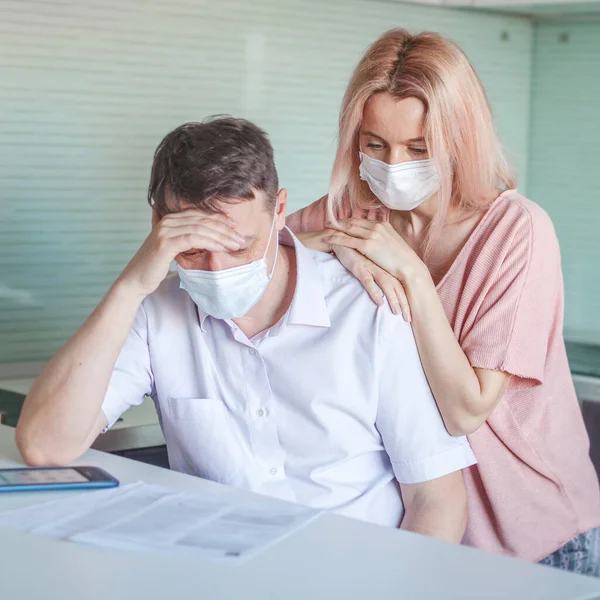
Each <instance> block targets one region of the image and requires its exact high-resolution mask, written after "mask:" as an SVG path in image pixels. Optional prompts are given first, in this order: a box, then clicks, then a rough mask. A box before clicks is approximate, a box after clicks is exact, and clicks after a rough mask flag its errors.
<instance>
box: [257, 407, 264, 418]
mask: <svg viewBox="0 0 600 600" xmlns="http://www.w3.org/2000/svg"><path fill="white" fill-rule="evenodd" d="M256 416H257V417H264V416H265V411H264V410H263V409H262V408H259V409H258V410H257V411H256Z"/></svg>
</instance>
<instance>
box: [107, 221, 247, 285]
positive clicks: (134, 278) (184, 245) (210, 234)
mask: <svg viewBox="0 0 600 600" xmlns="http://www.w3.org/2000/svg"><path fill="white" fill-rule="evenodd" d="M236 227H237V223H236V222H235V221H234V220H233V219H231V218H230V217H229V216H227V215H224V214H206V213H204V212H202V211H201V210H198V209H187V210H182V211H180V212H176V213H169V214H167V215H165V216H164V217H163V218H162V219H160V221H158V223H156V224H155V226H154V227H153V229H152V231H151V233H150V235H149V236H148V237H147V238H146V240H145V241H144V243H143V244H142V246H141V248H140V249H139V250H138V252H137V253H136V255H135V256H134V257H133V258H132V259H131V261H130V262H129V264H128V265H127V267H125V270H124V271H123V273H122V274H121V276H120V278H119V279H120V280H121V281H125V282H126V283H127V284H128V285H129V286H131V287H132V288H133V289H134V290H135V292H136V293H138V294H140V295H141V296H147V295H148V294H151V293H152V292H153V291H154V290H155V289H156V288H157V287H158V286H159V285H160V282H161V281H162V280H163V279H164V278H165V276H166V275H167V273H168V271H169V266H170V264H171V261H173V260H174V259H175V257H176V256H177V255H178V254H182V253H185V252H189V251H190V250H206V251H208V252H235V251H238V250H240V249H241V248H243V247H244V245H245V244H247V240H246V238H245V237H244V236H242V235H241V234H239V233H238V232H237V231H236V230H235V229H236Z"/></svg>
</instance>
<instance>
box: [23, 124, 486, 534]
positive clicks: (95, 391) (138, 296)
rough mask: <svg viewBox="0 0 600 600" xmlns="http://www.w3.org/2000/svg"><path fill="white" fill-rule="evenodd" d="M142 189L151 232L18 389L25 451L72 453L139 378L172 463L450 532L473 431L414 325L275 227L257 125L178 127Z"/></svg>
mask: <svg viewBox="0 0 600 600" xmlns="http://www.w3.org/2000/svg"><path fill="white" fill-rule="evenodd" d="M148 196H149V201H150V202H151V204H152V205H153V207H152V215H153V219H152V220H153V229H152V232H151V233H150V235H149V236H148V238H147V239H146V240H145V242H144V243H143V244H142V246H141V248H140V250H139V251H138V252H137V254H136V255H135V256H134V257H133V259H132V260H131V262H130V263H129V264H128V265H127V267H126V268H125V270H124V271H123V273H122V274H121V275H120V276H119V278H118V279H117V280H116V282H115V283H114V285H113V286H112V288H111V289H110V291H109V292H108V293H107V295H106V296H105V297H104V299H103V300H102V302H101V303H100V304H99V306H98V307H97V308H96V309H95V310H94V312H93V313H92V314H91V316H90V317H89V318H88V319H87V321H86V322H85V323H84V324H83V325H82V326H81V328H80V329H79V330H78V331H77V333H76V334H75V335H74V336H73V338H72V339H71V340H70V341H69V342H68V343H67V344H66V345H65V346H64V347H63V348H62V349H61V350H60V351H59V352H58V354H57V355H56V356H55V357H54V358H53V359H52V360H51V361H50V363H49V364H48V366H47V367H46V369H45V370H44V371H43V373H42V374H41V375H40V377H39V378H38V380H37V381H36V383H35V384H34V386H33V388H32V390H31V392H30V394H29V396H28V397H27V399H26V401H25V405H24V407H23V412H22V416H21V419H20V422H19V425H18V427H17V443H18V445H19V448H20V450H21V452H22V454H23V456H24V458H25V460H26V461H27V462H28V463H30V464H34V465H43V464H64V463H68V462H70V461H71V460H73V459H75V458H76V457H78V456H79V455H80V454H82V453H83V452H84V451H85V450H87V448H89V446H90V444H91V443H92V442H93V441H94V439H95V438H96V436H97V435H98V434H99V433H100V432H102V431H103V430H105V429H106V428H107V427H110V426H111V425H112V424H113V423H114V422H115V421H116V420H117V419H118V417H119V416H120V415H121V414H122V413H123V412H124V411H125V410H127V409H128V408H129V407H130V406H132V405H134V404H140V403H141V402H142V401H143V398H144V396H145V395H146V394H149V395H151V396H152V397H153V399H154V401H155V404H156V408H157V411H158V414H159V418H160V422H161V426H162V429H163V432H164V436H165V440H166V443H167V448H168V453H169V460H170V463H171V467H172V468H174V469H176V470H179V471H183V472H185V473H189V474H192V475H198V476H200V477H205V478H207V479H211V480H214V481H219V482H222V483H226V484H229V485H234V486H238V487H242V488H246V489H250V490H253V491H256V492H260V493H264V494H269V495H272V496H276V497H279V498H283V499H286V500H291V501H296V502H300V503H303V504H306V505H310V506H313V507H316V508H324V509H335V510H337V511H339V512H341V513H344V514H347V515H351V516H355V517H358V518H362V519H365V520H368V521H373V522H378V523H382V524H387V525H391V526H398V525H400V524H401V526H402V527H403V528H405V529H410V530H412V531H416V532H421V533H424V534H429V535H433V536H437V537H440V538H443V539H447V540H451V541H454V542H460V540H461V538H462V535H463V532H464V528H465V524H466V498H465V488H464V483H463V479H462V474H461V471H460V470H461V469H462V468H464V467H467V466H469V465H471V464H473V463H474V462H475V459H474V457H473V454H472V452H471V449H470V447H469V444H468V442H467V441H466V439H464V438H453V437H451V436H450V435H449V434H448V433H447V432H446V430H445V429H444V426H443V423H442V420H441V417H440V415H439V413H438V411H437V407H436V404H435V401H434V399H433V397H432V395H431V392H430V390H429V387H428V384H427V381H426V379H425V375H424V373H423V369H422V367H421V363H420V361H419V356H418V353H417V349H416V345H415V341H414V338H413V336H412V331H411V328H410V326H409V325H408V324H407V323H405V322H404V321H403V320H402V318H400V317H395V316H394V315H393V314H392V313H391V311H390V310H389V308H388V307H387V306H384V307H381V308H378V307H376V306H375V304H373V303H372V302H371V301H370V299H369V297H368V296H367V294H366V293H365V292H364V291H363V289H362V287H361V285H360V284H359V283H358V281H356V280H355V279H354V278H353V277H352V276H351V275H350V274H349V273H347V272H346V271H345V269H344V268H343V267H342V266H341V265H340V264H339V263H338V261H337V260H336V259H335V258H333V257H331V256H329V255H327V254H324V253H318V252H314V251H311V250H308V249H307V248H304V247H303V246H302V245H301V244H299V243H298V241H297V240H296V239H295V238H294V236H293V235H292V234H291V232H289V230H286V229H285V210H286V200H287V193H286V191H285V190H284V189H281V190H279V191H278V179H277V172H276V170H275V165H274V161H273V150H272V148H271V145H270V143H269V141H268V139H267V138H266V135H265V134H264V132H262V131H261V130H260V129H258V128H257V127H256V126H254V125H252V124H251V123H249V122H247V121H244V120H240V119H231V118H226V119H218V120H213V121H211V122H207V123H203V124H199V123H190V124H187V125H183V126H182V127H179V128H178V129H176V130H175V131H173V132H172V133H170V134H169V135H167V137H166V138H165V139H164V140H163V141H162V142H161V144H160V145H159V147H158V149H157V151H156V154H155V157H154V163H153V167H152V175H151V181H150V187H149V195H148ZM280 242H281V244H280ZM173 260H175V261H176V266H177V272H176V273H171V274H168V271H169V266H170V265H171V263H172V261H173ZM398 484H399V485H398Z"/></svg>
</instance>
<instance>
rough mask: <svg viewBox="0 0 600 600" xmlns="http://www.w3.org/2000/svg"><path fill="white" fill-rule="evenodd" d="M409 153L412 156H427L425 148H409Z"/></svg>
mask: <svg viewBox="0 0 600 600" xmlns="http://www.w3.org/2000/svg"><path fill="white" fill-rule="evenodd" d="M410 151H411V152H412V153H413V154H421V155H423V154H427V148H411V149H410Z"/></svg>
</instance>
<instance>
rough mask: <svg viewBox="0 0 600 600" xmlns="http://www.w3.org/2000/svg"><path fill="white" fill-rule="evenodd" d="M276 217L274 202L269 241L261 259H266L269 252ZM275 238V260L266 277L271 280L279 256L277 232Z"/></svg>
mask: <svg viewBox="0 0 600 600" xmlns="http://www.w3.org/2000/svg"><path fill="white" fill-rule="evenodd" d="M276 215H277V202H275V211H274V212H273V221H272V222H271V231H270V232H269V241H268V242H267V247H266V248H265V253H264V254H263V259H265V261H266V258H267V252H268V251H269V246H270V245H271V238H272V237H273V230H274V229H275V217H276ZM275 238H276V242H277V246H276V248H275V260H274V261H273V268H272V269H271V272H270V273H269V275H268V277H269V279H271V277H273V273H274V272H275V265H276V264H277V257H278V256H279V231H278V232H277V235H276V236H275Z"/></svg>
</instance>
